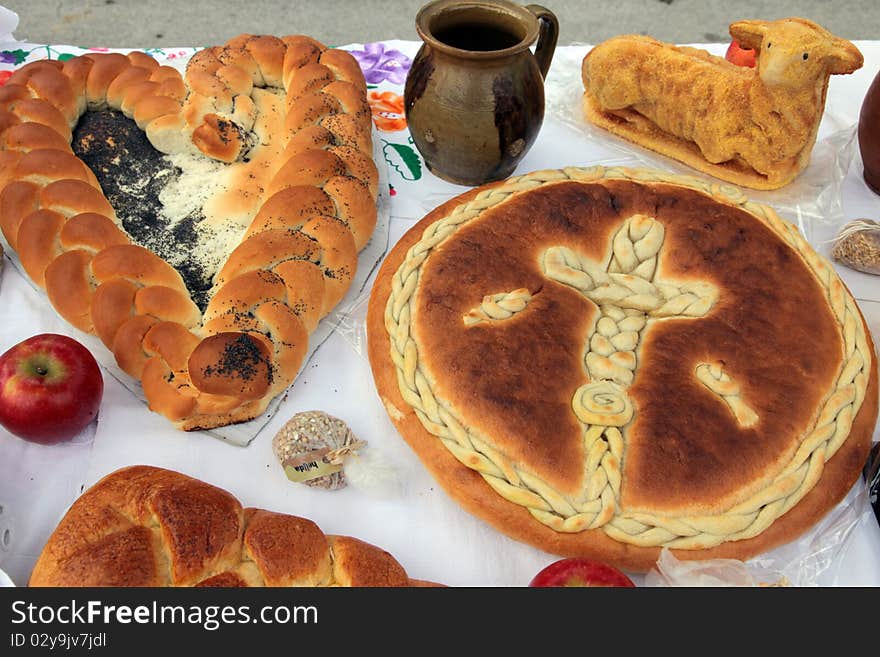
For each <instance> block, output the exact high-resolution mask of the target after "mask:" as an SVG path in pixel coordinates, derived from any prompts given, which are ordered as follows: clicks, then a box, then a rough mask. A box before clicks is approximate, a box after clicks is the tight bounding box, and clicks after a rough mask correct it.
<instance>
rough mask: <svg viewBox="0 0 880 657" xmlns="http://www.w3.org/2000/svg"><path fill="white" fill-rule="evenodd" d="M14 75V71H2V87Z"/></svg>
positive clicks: (0, 73) (0, 75) (0, 77)
mask: <svg viewBox="0 0 880 657" xmlns="http://www.w3.org/2000/svg"><path fill="white" fill-rule="evenodd" d="M11 77H12V71H0V87H2V86H3V85H4V84H6V83H7V82H8V81H9V78H11Z"/></svg>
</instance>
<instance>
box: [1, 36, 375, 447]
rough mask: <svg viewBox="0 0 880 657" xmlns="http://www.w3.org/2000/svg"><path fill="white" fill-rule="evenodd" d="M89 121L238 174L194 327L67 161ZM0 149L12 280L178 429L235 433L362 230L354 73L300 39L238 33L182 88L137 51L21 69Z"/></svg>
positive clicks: (332, 288)
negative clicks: (120, 119)
mask: <svg viewBox="0 0 880 657" xmlns="http://www.w3.org/2000/svg"><path fill="white" fill-rule="evenodd" d="M256 89H263V90H264V91H263V92H260V93H262V94H263V97H264V98H265V97H268V96H269V95H270V94H271V96H272V98H276V100H275V101H271V100H270V101H266V100H262V101H261V100H260V98H259V96H258V94H257V93H256V92H255V90H256ZM277 98H281V99H283V100H281V101H278V100H277ZM261 103H262V105H261ZM101 109H111V110H118V111H121V112H122V113H123V114H124V115H125V116H127V117H129V118H131V119H133V120H134V121H135V123H136V124H137V126H138V127H139V128H141V129H142V130H143V131H144V133H145V134H146V136H147V138H148V139H149V141H150V142H151V143H152V144H153V146H154V147H155V148H156V149H157V150H159V151H160V152H162V153H166V154H169V155H172V154H181V153H183V154H190V155H192V154H195V155H198V154H199V153H201V154H202V155H204V156H207V157H208V158H211V159H213V160H217V161H220V162H226V163H230V166H231V167H235V168H236V171H235V172H234V174H235V175H234V176H233V177H231V178H229V179H228V180H232V181H233V183H232V186H233V187H234V188H235V189H233V190H232V192H231V195H230V193H227V195H226V196H225V197H224V199H223V203H224V205H223V211H224V214H225V213H226V212H228V213H229V216H230V217H233V216H234V217H236V218H238V220H240V218H241V217H244V225H245V226H247V230H246V232H245V234H244V236H243V238H242V240H241V242H240V243H239V245H238V246H237V247H236V248H235V249H234V250H233V251H232V253H231V254H230V255H229V258H228V260H227V261H226V263H225V265H223V266H222V267H221V269H220V271H219V272H218V273H217V274H216V276H215V277H214V280H213V283H214V286H213V290H212V297H211V300H210V302H209V303H208V305H207V308H206V309H205V311H204V314H203V313H202V312H201V311H200V310H199V308H198V307H197V306H196V304H195V303H194V301H193V299H192V298H191V295H190V292H189V291H188V290H187V287H186V285H185V284H184V281H183V279H182V277H181V276H180V274H179V273H178V272H177V271H176V270H175V269H174V268H173V267H172V266H170V265H169V264H168V263H167V262H165V261H164V260H162V259H161V258H160V257H159V256H157V255H156V254H155V253H153V252H152V251H150V250H148V249H146V248H144V247H141V246H138V245H136V244H134V243H132V240H131V238H130V237H129V235H128V234H126V232H125V231H124V229H123V228H122V226H121V223H120V221H119V219H118V218H117V216H116V213H115V212H114V209H113V208H112V207H111V205H110V203H109V202H108V200H107V198H106V197H105V195H104V193H103V192H102V190H101V187H100V185H99V183H98V180H97V178H96V176H95V175H94V173H93V172H92V171H91V170H90V169H89V167H88V166H86V164H85V163H84V162H83V161H82V160H80V159H79V158H78V157H77V156H76V155H74V153H73V151H72V149H71V145H70V144H71V139H72V129H73V128H74V127H75V126H76V124H77V121H78V120H79V117H80V116H81V115H82V114H83V113H84V112H86V111H87V110H101ZM0 149H2V150H0V190H2V191H0V229H2V232H3V235H4V237H5V238H6V240H7V241H8V242H9V244H10V246H11V247H12V248H13V249H14V250H15V251H16V252H17V253H18V256H19V258H20V261H21V264H22V267H23V268H24V270H25V271H26V272H27V273H28V275H29V276H30V277H31V278H32V279H33V281H34V282H35V283H36V284H37V285H39V286H40V287H42V288H44V289H45V290H46V293H47V295H48V297H49V299H50V301H51V302H52V304H53V306H54V307H55V309H56V310H57V311H58V312H59V314H61V316H62V317H64V318H65V319H66V320H68V321H69V322H70V323H71V324H73V325H74V326H75V327H77V328H78V329H81V330H83V331H86V332H92V333H95V334H96V335H97V336H98V337H99V338H100V339H101V340H102V341H103V343H104V344H105V345H106V346H107V347H108V348H109V349H111V350H112V352H113V354H114V356H115V357H116V360H117V362H118V363H119V366H120V367H121V368H122V369H123V370H124V371H125V372H127V373H128V374H130V375H131V376H133V377H135V378H137V379H139V380H140V381H141V383H142V385H143V389H144V393H145V395H146V398H147V400H148V402H149V405H150V408H152V409H153V410H155V411H157V412H160V413H162V414H163V415H165V416H166V417H168V418H169V419H170V420H171V421H173V422H174V423H175V425H176V426H178V427H179V428H181V429H185V430H192V429H200V428H211V427H217V426H223V425H226V424H230V423H233V422H241V421H245V420H248V419H251V418H253V417H255V416H257V415H259V414H260V413H262V412H263V410H265V408H266V406H267V405H268V403H269V401H270V400H271V399H272V398H273V397H274V396H275V395H277V394H278V393H280V392H281V391H282V390H284V389H285V388H286V387H287V386H288V385H289V384H290V382H291V381H292V380H293V379H294V377H295V376H296V374H297V373H298V371H299V368H300V366H301V364H302V361H303V358H304V356H305V354H306V351H307V344H308V336H309V333H310V332H311V331H312V330H314V328H315V326H316V325H317V323H318V321H319V320H320V319H321V318H322V317H324V316H325V315H326V314H327V313H328V312H329V311H330V310H331V309H332V308H333V307H334V306H335V305H336V304H337V303H338V302H339V301H340V299H342V297H343V296H344V295H345V293H346V291H347V290H348V287H349V285H350V283H351V280H352V277H353V276H354V273H355V270H356V268H357V254H358V252H359V250H360V249H362V248H363V247H364V246H365V245H366V243H367V242H368V240H369V238H370V236H371V234H372V232H373V229H374V227H375V224H376V195H377V191H378V190H377V188H378V174H377V170H376V166H375V164H374V162H373V160H372V139H371V116H370V109H369V105H368V104H367V102H366V83H365V81H364V77H363V74H362V72H361V70H360V68H359V66H358V64H357V62H356V60H355V59H354V58H353V57H352V56H351V55H349V54H348V53H346V52H344V51H341V50H334V49H328V48H326V47H325V46H323V45H322V44H320V43H319V42H317V41H315V40H314V39H311V38H309V37H305V36H289V37H284V38H276V37H272V36H253V35H241V36H239V37H236V38H234V39H232V40H231V41H229V42H228V43H227V44H226V45H224V46H221V47H214V48H208V49H205V50H202V51H200V52H198V53H197V54H196V55H195V56H194V57H193V58H192V59H191V61H190V62H189V64H188V65H187V69H186V74H185V77H182V76H181V75H180V73H179V72H178V71H177V70H176V69H174V68H171V67H168V66H160V65H159V64H158V63H157V62H156V60H154V59H153V58H152V57H150V56H149V55H147V54H145V53H142V52H132V53H130V54H128V55H122V54H117V53H114V54H88V55H84V56H81V57H76V58H73V59H71V60H68V61H66V62H63V63H62V62H58V61H40V62H34V63H31V64H27V65H25V66H23V67H22V68H20V69H19V70H17V71H16V72H15V73H14V74H13V76H12V77H11V78H10V79H9V82H8V83H7V84H6V85H5V86H4V87H3V88H2V89H0Z"/></svg>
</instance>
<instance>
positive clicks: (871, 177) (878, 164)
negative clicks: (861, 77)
mask: <svg viewBox="0 0 880 657" xmlns="http://www.w3.org/2000/svg"><path fill="white" fill-rule="evenodd" d="M859 151H860V152H861V154H862V162H863V164H864V166H865V172H864V176H865V182H866V183H868V187H870V188H871V189H872V190H874V191H875V192H877V193H878V194H880V71H878V72H877V75H876V76H874V81H873V82H872V83H871V86H870V87H868V93H867V94H865V100H864V101H863V102H862V111H861V113H860V114H859Z"/></svg>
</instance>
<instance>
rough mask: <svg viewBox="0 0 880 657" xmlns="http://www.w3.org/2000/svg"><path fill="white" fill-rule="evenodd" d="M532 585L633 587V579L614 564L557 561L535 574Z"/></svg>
mask: <svg viewBox="0 0 880 657" xmlns="http://www.w3.org/2000/svg"><path fill="white" fill-rule="evenodd" d="M529 586H531V587H546V586H606V587H626V588H633V587H635V584H634V583H633V581H632V580H631V579H630V578H629V577H627V576H626V575H624V574H623V573H622V572H621V571H619V570H618V569H617V568H615V567H614V566H609V565H608V564H605V563H601V562H599V561H592V560H590V559H581V558H571V559H561V560H560V561H555V562H553V563H551V564H550V565H549V566H547V567H546V568H544V569H543V570H542V571H541V572H539V573H538V574H537V575H535V577H534V579H532V581H531V582H529Z"/></svg>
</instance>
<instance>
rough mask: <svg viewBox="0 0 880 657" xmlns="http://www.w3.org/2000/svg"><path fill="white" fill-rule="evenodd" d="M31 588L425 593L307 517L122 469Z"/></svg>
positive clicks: (90, 498)
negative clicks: (411, 589)
mask: <svg viewBox="0 0 880 657" xmlns="http://www.w3.org/2000/svg"><path fill="white" fill-rule="evenodd" d="M29 585H30V586H98V587H104V586H362V587H363V586H425V585H432V583H430V582H422V581H421V580H410V579H409V578H408V576H407V574H406V571H405V570H404V569H403V567H402V566H401V565H400V564H399V563H398V562H397V561H396V560H395V559H394V557H392V556H391V555H390V554H389V553H388V552H386V551H384V550H381V549H379V548H377V547H375V546H373V545H370V544H368V543H364V542H363V541H359V540H357V539H354V538H351V537H347V536H332V535H331V536H328V535H325V534H324V533H323V532H322V531H321V530H320V529H319V528H318V526H317V525H316V524H315V523H313V522H312V521H310V520H307V519H305V518H298V517H296V516H291V515H286V514H281V513H273V512H270V511H264V510H262V509H252V508H242V506H241V504H240V503H239V502H238V500H236V499H235V498H234V497H233V496H232V495H230V494H229V493H227V492H226V491H224V490H221V489H219V488H216V487H215V486H211V485H209V484H207V483H205V482H203V481H199V480H198V479H193V478H191V477H188V476H186V475H183V474H180V473H178V472H173V471H171V470H164V469H162V468H155V467H152V466H131V467H127V468H123V469H121V470H117V471H116V472H113V473H111V474H109V475H107V476H106V477H104V478H103V479H101V480H100V481H99V482H98V483H96V484H95V485H94V486H92V487H91V488H90V489H89V490H87V491H86V492H85V493H83V494H82V495H81V496H80V497H79V499H77V501H76V502H74V504H73V505H72V506H71V508H70V509H69V510H68V512H67V513H66V514H65V516H64V518H63V519H62V520H61V522H60V523H59V524H58V527H57V528H56V529H55V531H54V532H53V533H52V535H51V536H50V537H49V540H48V541H47V543H46V545H45V547H44V548H43V551H42V553H41V554H40V556H39V558H38V559H37V562H36V565H35V566H34V569H33V571H32V573H31V577H30V582H29Z"/></svg>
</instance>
